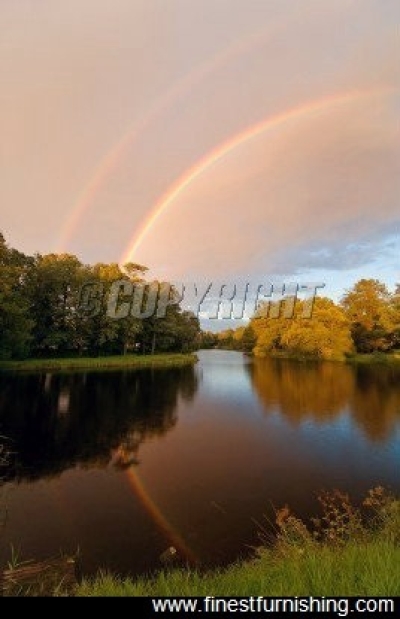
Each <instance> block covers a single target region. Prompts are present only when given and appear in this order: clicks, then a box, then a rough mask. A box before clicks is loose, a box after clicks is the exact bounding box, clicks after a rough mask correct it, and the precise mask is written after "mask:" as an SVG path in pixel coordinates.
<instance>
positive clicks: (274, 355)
mask: <svg viewBox="0 0 400 619" xmlns="http://www.w3.org/2000/svg"><path fill="white" fill-rule="evenodd" d="M246 354H247V355H248V356H251V357H253V358H254V359H266V358H271V359H289V360H291V361H300V362H302V363H304V362H316V361H317V362H318V361H332V362H334V363H349V364H353V365H357V364H359V365H399V366H400V351H398V350H396V351H394V352H390V353H382V352H376V353H363V354H360V353H357V354H354V355H349V356H346V357H330V358H327V357H316V356H313V355H302V354H299V353H296V354H294V353H287V352H281V351H274V352H269V353H267V354H265V355H262V356H261V355H253V354H250V353H246Z"/></svg>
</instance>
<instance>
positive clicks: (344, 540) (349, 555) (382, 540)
mask: <svg viewBox="0 0 400 619" xmlns="http://www.w3.org/2000/svg"><path fill="white" fill-rule="evenodd" d="M320 503H321V506H322V515H321V516H320V518H317V519H314V520H313V523H314V524H313V526H312V528H311V529H309V528H307V527H306V525H305V524H304V523H303V522H302V521H301V520H300V519H298V518H296V516H294V515H293V514H292V513H291V512H290V510H289V509H288V508H287V507H285V508H284V509H282V510H280V511H279V512H277V518H276V524H277V538H276V542H275V544H274V546H272V547H271V546H269V547H267V546H266V545H263V546H261V547H260V548H259V549H258V550H257V551H256V555H255V557H254V558H253V559H252V560H247V561H242V562H238V563H236V564H234V565H231V566H229V567H227V568H225V569H219V570H213V571H208V572H203V573H201V572H200V571H196V570H193V569H190V570H184V569H173V570H171V571H162V572H159V573H158V574H155V575H153V576H150V577H148V578H145V577H142V578H139V579H137V580H130V579H122V578H118V577H115V576H111V575H108V574H100V575H99V576H98V577H97V578H95V579H94V580H86V581H84V582H83V583H82V584H81V585H80V586H79V588H78V590H77V592H76V594H77V595H78V596H140V595H147V596H206V595H215V596H258V595H269V596H296V595H297V596H307V595H315V596H333V595H335V596H350V595H359V596H362V595H368V596H374V595H375V596H395V595H400V501H399V500H396V499H394V498H393V497H390V496H388V495H387V494H386V493H385V491H384V490H383V489H382V488H380V487H378V488H375V489H373V490H371V491H370V492H369V493H368V495H367V497H366V499H365V500H364V502H363V508H362V510H360V509H357V508H355V507H353V506H352V504H351V503H350V501H349V499H348V497H347V495H345V494H343V493H340V492H339V491H334V492H333V493H323V494H322V495H321V497H320ZM365 510H367V512H368V517H367V516H366V513H365ZM368 510H369V511H368ZM260 540H261V541H263V536H262V534H261V535H260ZM264 541H265V540H264Z"/></svg>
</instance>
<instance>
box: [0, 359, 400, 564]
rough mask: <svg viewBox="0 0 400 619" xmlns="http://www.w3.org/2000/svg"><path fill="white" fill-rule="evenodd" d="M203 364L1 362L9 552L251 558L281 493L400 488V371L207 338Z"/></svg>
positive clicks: (300, 498) (205, 560)
mask: <svg viewBox="0 0 400 619" xmlns="http://www.w3.org/2000/svg"><path fill="white" fill-rule="evenodd" d="M198 356H199V362H198V363H197V365H196V366H195V367H185V368H177V369H143V370H129V371H126V370H124V371H107V372H105V371H104V372H103V371H101V372H98V371H97V372H74V373H57V372H55V373H44V374H41V373H36V374H16V373H14V374H11V373H10V374H5V373H3V374H1V375H0V434H3V435H6V436H7V437H10V439H11V441H12V447H13V450H14V451H15V456H14V467H13V468H12V470H11V472H10V477H9V479H8V481H7V483H5V484H4V485H3V487H2V488H1V490H0V503H2V505H3V512H2V513H3V514H4V513H5V509H4V506H5V507H6V519H5V525H4V527H3V528H0V562H1V563H2V564H4V562H5V561H6V560H8V559H9V558H10V555H11V550H10V549H11V545H12V546H13V547H14V549H15V550H16V551H18V553H19V557H20V559H22V560H24V559H35V560H40V559H46V558H49V557H53V556H56V555H58V554H59V553H60V551H63V552H65V553H75V552H76V551H77V550H78V549H79V552H80V555H81V561H82V568H83V571H84V573H86V574H91V573H94V572H95V571H96V570H97V569H98V568H104V569H108V570H112V571H115V572H118V573H121V574H139V573H143V572H145V571H149V570H153V569H155V568H157V567H160V558H159V557H160V555H161V553H163V552H164V551H165V550H166V549H167V548H168V547H169V546H171V545H172V546H174V547H176V548H177V550H178V554H179V556H180V557H181V559H182V561H185V562H196V563H198V564H199V565H202V566H212V565H224V564H226V563H228V562H230V561H233V560H235V559H237V558H238V557H242V556H246V555H248V554H249V552H250V548H251V547H252V546H254V545H256V544H257V542H258V539H259V538H258V531H259V528H260V525H261V526H263V527H264V528H266V529H268V530H270V529H271V526H272V525H271V523H273V521H274V509H275V508H278V507H281V506H283V505H285V504H288V505H290V506H291V507H292V508H293V510H294V511H295V512H296V513H297V514H299V515H300V516H302V517H305V518H307V517H308V516H310V515H313V514H315V513H316V511H317V508H318V502H317V498H316V496H317V494H318V492H319V491H321V490H322V489H333V488H339V489H342V490H345V491H348V492H349V493H350V494H351V496H352V497H354V499H355V500H356V501H357V500H360V498H361V497H362V495H363V494H364V493H365V491H366V490H367V489H369V488H371V487H373V486H375V485H378V484H381V485H384V486H387V487H389V488H390V489H391V490H393V491H395V492H397V493H399V492H400V371H399V368H397V369H396V368H394V367H389V366H383V365H381V366H379V365H376V366H370V365H363V366H361V365H360V366H350V365H345V364H339V363H328V362H321V363H298V362H295V361H289V360H278V359H256V360H253V359H251V358H249V357H246V356H244V355H242V354H241V353H237V352H228V351H220V350H210V351H200V352H199V353H198Z"/></svg>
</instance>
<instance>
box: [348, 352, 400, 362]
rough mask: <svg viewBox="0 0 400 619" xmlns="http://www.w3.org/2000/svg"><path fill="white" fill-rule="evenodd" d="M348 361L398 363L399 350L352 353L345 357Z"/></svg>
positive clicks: (399, 359)
mask: <svg viewBox="0 0 400 619" xmlns="http://www.w3.org/2000/svg"><path fill="white" fill-rule="evenodd" d="M347 361H348V363H356V364H374V363H378V364H382V365H396V364H397V365H400V351H398V350H396V351H395V352H390V353H382V352H376V353H371V354H363V355H360V354H358V355H352V356H351V357H348V359H347Z"/></svg>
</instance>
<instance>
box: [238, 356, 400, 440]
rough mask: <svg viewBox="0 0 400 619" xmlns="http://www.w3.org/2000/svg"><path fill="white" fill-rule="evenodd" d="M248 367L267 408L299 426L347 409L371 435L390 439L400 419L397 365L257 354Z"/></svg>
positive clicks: (332, 416) (367, 435)
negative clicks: (296, 359) (299, 359)
mask: <svg viewBox="0 0 400 619" xmlns="http://www.w3.org/2000/svg"><path fill="white" fill-rule="evenodd" d="M246 369H247V371H248V373H249V375H250V377H251V380H252V384H253V386H254V389H255V392H256V393H257V395H258V396H259V398H260V400H261V402H262V404H263V407H264V410H265V412H266V413H267V414H269V413H273V412H276V411H277V410H279V412H280V413H281V414H282V415H284V416H285V418H286V419H287V420H288V421H289V422H290V423H291V424H292V425H294V426H298V425H299V424H301V423H302V422H304V421H306V420H312V421H314V422H315V423H319V424H325V423H327V422H329V421H332V420H334V419H335V418H337V417H338V416H339V415H340V414H342V413H343V412H347V413H350V414H351V417H352V420H353V421H354V422H355V423H356V424H357V426H358V427H359V428H360V429H361V430H362V432H363V433H364V435H365V436H366V437H367V438H368V439H370V440H372V441H384V440H386V439H387V438H388V437H389V436H390V435H391V434H392V432H393V430H394V428H395V425H396V423H398V422H399V420H400V380H399V379H400V372H399V370H398V369H396V368H394V367H390V366H377V365H375V366H362V365H360V366H355V367H352V366H350V365H345V364H342V363H296V362H293V361H290V360H284V359H283V360H278V359H257V360H255V362H254V363H253V364H248V365H247V366H246Z"/></svg>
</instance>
